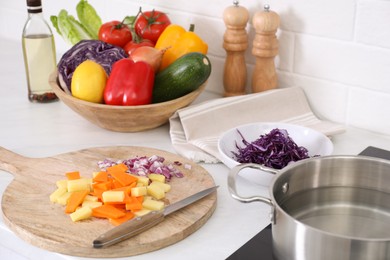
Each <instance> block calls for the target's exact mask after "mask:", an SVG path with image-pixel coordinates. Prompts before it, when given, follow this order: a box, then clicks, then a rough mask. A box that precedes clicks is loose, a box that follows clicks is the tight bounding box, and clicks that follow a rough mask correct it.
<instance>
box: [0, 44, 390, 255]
mask: <svg viewBox="0 0 390 260" xmlns="http://www.w3.org/2000/svg"><path fill="white" fill-rule="evenodd" d="M0 79H1V82H2V84H1V86H0V104H1V108H0V111H1V113H0V122H1V124H0V146H2V147H4V148H6V149H8V150H11V151H13V152H15V153H18V154H21V155H23V156H26V157H49V156H53V155H57V154H61V153H66V152H70V151H76V150H80V149H84V148H90V147H98V146H116V145H125V146H145V147H151V148H156V149H162V150H166V151H169V152H175V151H174V150H173V148H172V145H171V142H170V137H169V133H168V131H169V126H168V125H164V126H162V127H159V128H157V129H153V130H150V131H145V132H139V133H116V132H110V131H107V130H104V129H101V128H98V127H97V126H95V125H92V124H91V123H89V122H87V121H86V120H85V119H83V118H81V117H80V116H79V115H77V114H75V113H74V112H73V111H72V110H70V109H69V108H68V107H67V106H65V105H64V104H63V103H62V102H55V103H49V104H34V103H30V102H29V101H28V99H27V89H26V88H27V87H26V82H25V75H24V67H23V59H22V52H21V46H20V43H16V42H10V41H2V48H0ZM215 97H216V96H215V95H213V94H210V93H207V92H205V93H204V94H202V95H201V97H200V98H199V99H198V100H197V102H199V101H202V100H206V99H210V98H215ZM332 140H333V143H334V146H335V150H334V154H357V153H359V152H360V151H362V150H363V149H364V148H366V147H367V146H369V145H372V146H376V147H379V148H382V149H387V150H390V136H383V135H379V134H375V133H372V132H368V131H363V130H359V129H354V128H348V129H347V131H346V132H345V133H343V134H340V135H336V136H334V137H333V138H332ZM201 165H202V166H203V167H204V168H205V169H206V170H208V172H209V173H210V174H211V175H212V176H213V178H214V180H215V183H216V184H217V185H219V186H220V188H219V189H218V201H217V208H216V210H215V212H214V214H213V215H212V217H211V218H210V219H209V220H208V221H207V222H206V224H205V225H204V226H203V227H201V228H200V229H199V230H198V231H196V232H195V233H193V234H192V235H190V236H189V237H187V238H185V239H184V240H182V241H180V242H178V243H176V244H174V245H171V246H169V247H166V248H163V249H161V250H157V251H155V252H151V253H147V254H143V255H139V256H136V257H129V258H126V259H140V260H142V259H167V258H168V257H169V258H170V259H173V260H174V259H182V258H183V256H185V258H186V259H188V260H190V259H226V258H227V257H228V256H229V255H231V254H232V253H233V252H235V251H236V250H237V249H238V248H240V247H241V246H242V245H243V244H245V243H246V242H247V241H248V240H249V239H251V238H252V237H253V236H254V235H256V234H257V233H258V232H259V231H260V230H262V229H263V228H264V227H266V226H267V225H268V224H269V217H268V214H269V211H270V208H269V206H268V205H265V204H261V203H252V204H242V203H240V202H238V201H235V200H234V199H232V198H231V196H230V194H229V192H228V189H227V178H226V177H227V173H228V169H227V167H225V166H224V165H223V164H201ZM12 180H13V176H12V175H11V174H9V173H7V172H4V171H0V196H2V195H3V193H4V191H5V189H6V187H7V185H8V184H9V183H10V182H11V181H12ZM238 187H239V190H240V191H242V193H243V194H244V195H249V194H252V195H264V196H268V188H267V187H264V186H257V185H254V184H251V183H249V182H247V181H245V180H240V181H239V183H238ZM244 189H245V190H244ZM0 259H15V260H17V259H83V258H78V257H72V256H67V255H61V254H57V253H53V252H49V251H46V250H43V249H40V248H37V247H35V246H32V245H30V244H28V243H27V242H25V241H23V240H22V239H20V238H19V237H17V236H16V235H15V234H14V233H13V232H12V231H10V230H9V229H8V227H7V226H6V225H5V224H4V223H3V221H2V219H0Z"/></svg>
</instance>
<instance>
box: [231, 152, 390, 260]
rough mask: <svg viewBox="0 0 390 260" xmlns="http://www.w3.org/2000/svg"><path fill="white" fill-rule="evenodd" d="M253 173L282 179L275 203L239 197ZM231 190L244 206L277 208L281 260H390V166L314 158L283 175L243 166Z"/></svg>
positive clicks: (273, 190) (274, 187)
mask: <svg viewBox="0 0 390 260" xmlns="http://www.w3.org/2000/svg"><path fill="white" fill-rule="evenodd" d="M248 167H249V168H255V169H259V170H261V171H266V172H268V173H272V174H276V175H275V177H274V179H273V181H272V183H271V185H270V188H269V191H270V198H266V197H262V196H253V197H242V196H240V195H239V194H238V193H237V189H236V184H235V180H236V178H237V175H238V174H239V172H240V171H241V170H242V169H244V168H248ZM259 174H261V173H260V172H259ZM228 186H229V191H230V193H231V195H232V197H233V198H235V199H237V200H239V201H241V202H254V201H260V202H264V203H267V204H269V205H270V206H271V222H272V238H273V246H274V248H273V252H274V255H275V257H276V258H277V259H279V260H282V259H283V260H284V259H307V260H321V259H326V260H329V259H332V260H337V259H343V260H344V259H351V260H352V259H353V260H363V259H365V260H366V259H369V260H373V259H375V260H376V259H390V161H388V160H382V159H376V158H371V157H365V156H325V157H314V158H310V159H305V160H302V161H299V162H295V163H293V164H291V165H289V166H287V167H285V168H284V169H282V170H274V169H269V168H266V167H263V166H261V165H258V164H241V165H238V166H236V167H235V168H233V169H232V170H231V171H230V173H229V176H228Z"/></svg>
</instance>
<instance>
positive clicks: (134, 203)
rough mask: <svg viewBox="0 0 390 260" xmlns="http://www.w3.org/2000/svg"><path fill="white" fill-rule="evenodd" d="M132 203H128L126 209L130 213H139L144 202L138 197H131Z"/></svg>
mask: <svg viewBox="0 0 390 260" xmlns="http://www.w3.org/2000/svg"><path fill="white" fill-rule="evenodd" d="M130 198H131V201H129V202H126V209H127V210H130V211H137V210H140V209H142V202H140V201H139V200H138V199H137V197H130Z"/></svg>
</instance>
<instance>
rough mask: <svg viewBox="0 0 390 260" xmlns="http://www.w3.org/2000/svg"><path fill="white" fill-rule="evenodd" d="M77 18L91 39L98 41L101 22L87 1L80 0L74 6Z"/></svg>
mask: <svg viewBox="0 0 390 260" xmlns="http://www.w3.org/2000/svg"><path fill="white" fill-rule="evenodd" d="M76 11H77V17H78V18H79V21H80V23H81V24H82V25H83V26H84V27H85V29H86V30H87V31H88V33H89V34H90V35H91V37H92V38H93V39H98V33H99V29H100V26H101V25H102V20H101V19H100V16H99V15H98V14H97V12H96V10H95V9H94V8H93V6H92V5H90V4H89V3H88V2H87V0H80V2H79V3H78V4H77V6H76Z"/></svg>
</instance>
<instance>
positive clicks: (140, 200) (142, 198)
mask: <svg viewBox="0 0 390 260" xmlns="http://www.w3.org/2000/svg"><path fill="white" fill-rule="evenodd" d="M135 198H137V200H138V201H139V202H141V203H142V202H144V196H138V197H135Z"/></svg>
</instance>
